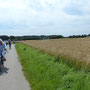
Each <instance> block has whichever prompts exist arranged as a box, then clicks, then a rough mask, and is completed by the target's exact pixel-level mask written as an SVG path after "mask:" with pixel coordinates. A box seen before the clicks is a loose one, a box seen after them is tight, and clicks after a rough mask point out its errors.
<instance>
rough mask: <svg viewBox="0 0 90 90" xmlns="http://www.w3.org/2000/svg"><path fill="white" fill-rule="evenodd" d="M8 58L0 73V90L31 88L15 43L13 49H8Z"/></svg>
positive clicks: (26, 89)
mask: <svg viewBox="0 0 90 90" xmlns="http://www.w3.org/2000/svg"><path fill="white" fill-rule="evenodd" d="M6 59H7V61H6V62H5V65H4V66H5V67H4V69H3V71H2V73H0V90H30V86H29V83H28V81H27V80H26V79H25V77H24V74H23V71H22V67H21V64H20V62H19V60H18V55H17V53H16V49H15V46H14V45H12V49H11V50H9V49H8V52H7V54H6Z"/></svg>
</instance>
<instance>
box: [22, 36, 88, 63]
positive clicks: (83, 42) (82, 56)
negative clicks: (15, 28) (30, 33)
mask: <svg viewBox="0 0 90 90" xmlns="http://www.w3.org/2000/svg"><path fill="white" fill-rule="evenodd" d="M23 43H24V44H27V45H30V46H32V47H35V48H37V49H40V50H44V51H45V52H48V53H51V54H54V55H57V56H59V55H66V56H69V57H73V58H75V59H77V60H80V61H85V62H87V63H90V38H73V39H69V38H66V39H51V40H26V41H23Z"/></svg>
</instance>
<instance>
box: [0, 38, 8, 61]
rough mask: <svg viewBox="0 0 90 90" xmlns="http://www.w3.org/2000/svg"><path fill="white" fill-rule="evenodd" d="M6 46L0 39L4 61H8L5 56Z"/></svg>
mask: <svg viewBox="0 0 90 90" xmlns="http://www.w3.org/2000/svg"><path fill="white" fill-rule="evenodd" d="M6 50H7V48H6V44H5V43H4V42H3V41H2V39H0V55H2V56H3V60H4V61H6V58H5V54H6Z"/></svg>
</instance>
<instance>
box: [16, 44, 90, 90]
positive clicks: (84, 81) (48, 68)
mask: <svg viewBox="0 0 90 90" xmlns="http://www.w3.org/2000/svg"><path fill="white" fill-rule="evenodd" d="M16 50H17V52H18V55H19V60H20V62H21V64H22V66H23V71H24V74H25V76H26V78H27V80H28V81H29V83H30V85H31V88H32V90H90V72H87V73H86V72H85V71H84V70H83V69H82V70H78V71H77V70H76V69H75V68H74V67H69V65H67V64H66V63H63V62H62V60H60V59H59V58H56V57H53V56H51V55H48V54H45V53H42V52H40V51H37V50H35V49H33V48H30V47H28V46H26V45H23V44H20V43H19V44H17V45H16ZM61 59H63V58H61Z"/></svg>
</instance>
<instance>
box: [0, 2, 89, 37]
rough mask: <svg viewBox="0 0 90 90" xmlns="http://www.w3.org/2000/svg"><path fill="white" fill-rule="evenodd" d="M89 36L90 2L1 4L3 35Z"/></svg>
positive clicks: (0, 27) (0, 19)
mask: <svg viewBox="0 0 90 90" xmlns="http://www.w3.org/2000/svg"><path fill="white" fill-rule="evenodd" d="M89 33H90V0H0V35H4V34H5V35H50V34H62V35H64V36H66V35H73V34H89Z"/></svg>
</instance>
